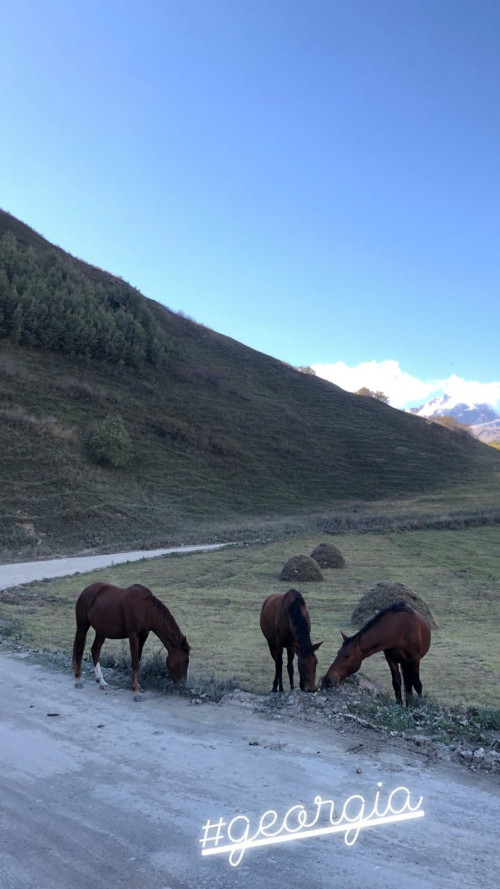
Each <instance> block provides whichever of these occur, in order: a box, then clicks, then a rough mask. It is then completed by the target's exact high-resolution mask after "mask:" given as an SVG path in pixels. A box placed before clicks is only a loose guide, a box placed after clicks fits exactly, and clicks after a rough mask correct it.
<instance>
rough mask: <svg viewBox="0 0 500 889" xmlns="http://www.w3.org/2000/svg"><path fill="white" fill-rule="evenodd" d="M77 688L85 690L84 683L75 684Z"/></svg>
mask: <svg viewBox="0 0 500 889" xmlns="http://www.w3.org/2000/svg"><path fill="white" fill-rule="evenodd" d="M75 688H83V682H81V681H79V682H75Z"/></svg>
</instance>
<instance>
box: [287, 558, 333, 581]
mask: <svg viewBox="0 0 500 889" xmlns="http://www.w3.org/2000/svg"><path fill="white" fill-rule="evenodd" d="M323 579H324V578H323V574H322V572H321V568H320V567H319V565H318V563H317V562H315V560H314V559H312V558H311V556H292V558H291V559H288V562H286V563H285V564H284V565H283V568H282V570H281V574H280V580H288V581H297V580H300V581H302V582H304V581H314V580H316V581H318V580H323Z"/></svg>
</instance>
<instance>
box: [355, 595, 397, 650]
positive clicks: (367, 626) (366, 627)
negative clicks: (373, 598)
mask: <svg viewBox="0 0 500 889" xmlns="http://www.w3.org/2000/svg"><path fill="white" fill-rule="evenodd" d="M412 610H413V609H412V608H411V607H410V606H409V605H408V604H407V603H406V602H404V601H403V600H401V601H399V602H393V603H392V605H387V607H386V608H382V610H381V611H379V612H378V613H377V614H376V615H375V617H372V618H371V620H369V621H368V622H367V623H366V624H365V625H364V626H363V627H361V629H360V630H358V632H357V633H354V636H350V637H349V638H348V639H346V640H345V641H344V643H343V645H342V648H343V647H344V645H347V644H348V643H349V642H352V641H353V640H354V639H358V637H359V636H361V633H364V632H365V631H366V630H370V629H371V628H372V627H373V626H374V625H375V624H376V623H378V622H379V620H380V618H382V617H385V615H386V614H389V613H390V612H391V611H396V612H397V611H412Z"/></svg>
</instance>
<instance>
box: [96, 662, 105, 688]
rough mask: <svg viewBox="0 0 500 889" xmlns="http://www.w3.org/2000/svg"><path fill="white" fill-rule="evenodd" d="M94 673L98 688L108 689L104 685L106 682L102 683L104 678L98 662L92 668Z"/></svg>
mask: <svg viewBox="0 0 500 889" xmlns="http://www.w3.org/2000/svg"><path fill="white" fill-rule="evenodd" d="M94 672H95V679H96V682H98V683H99V685H100V687H101V688H108V686H107V685H106V682H105V681H104V676H103V675H102V670H101V665H100V663H99V661H97V664H96V665H95V667H94Z"/></svg>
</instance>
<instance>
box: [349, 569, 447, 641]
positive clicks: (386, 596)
mask: <svg viewBox="0 0 500 889" xmlns="http://www.w3.org/2000/svg"><path fill="white" fill-rule="evenodd" d="M401 599H402V600H403V601H404V602H406V603H407V604H408V605H411V606H412V608H414V609H415V611H419V612H420V614H423V615H424V617H425V618H426V619H427V621H428V623H429V626H430V627H432V628H434V629H436V627H437V624H436V621H435V620H434V617H433V615H432V612H431V609H430V608H429V606H428V605H427V602H424V600H423V599H422V598H421V597H420V596H418V595H417V593H414V592H413V590H410V589H408V587H406V586H404V584H402V583H388V582H387V581H385V580H383V581H380V582H379V583H376V584H375V586H374V587H373V588H372V589H371V590H368V592H367V593H365V594H364V596H362V597H361V599H360V600H359V602H358V604H357V605H356V608H355V609H354V611H353V613H352V616H351V624H352V625H353V626H355V627H356V628H357V629H360V628H361V627H362V626H364V625H365V623H366V622H367V621H369V620H371V619H372V617H375V615H376V614H377V612H378V611H380V610H381V609H382V608H387V607H388V606H389V605H392V603H393V602H399V601H401Z"/></svg>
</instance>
